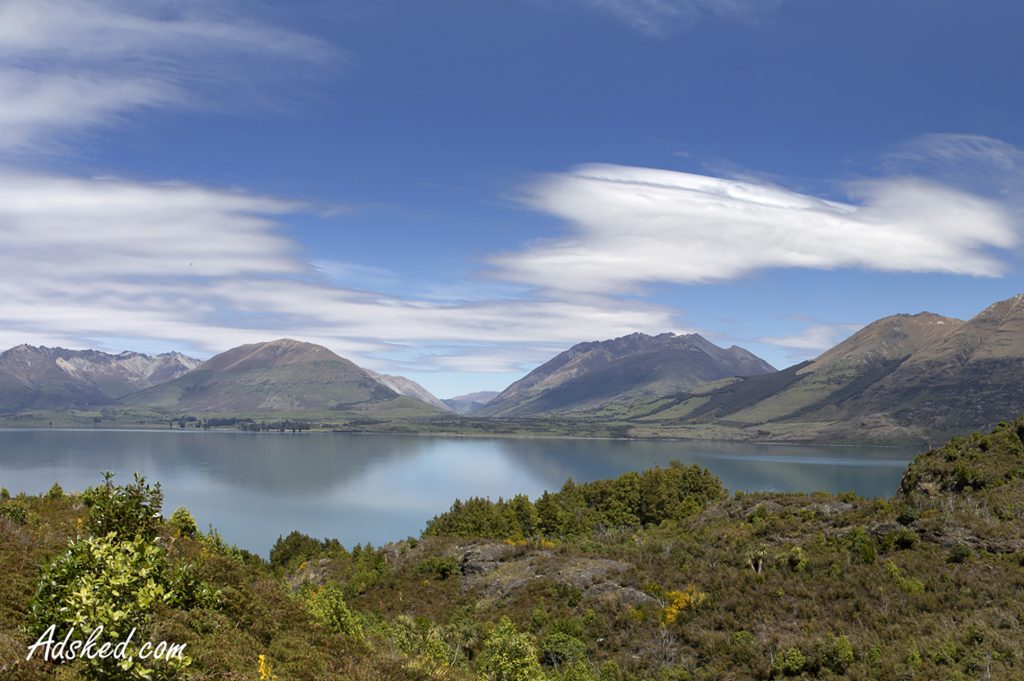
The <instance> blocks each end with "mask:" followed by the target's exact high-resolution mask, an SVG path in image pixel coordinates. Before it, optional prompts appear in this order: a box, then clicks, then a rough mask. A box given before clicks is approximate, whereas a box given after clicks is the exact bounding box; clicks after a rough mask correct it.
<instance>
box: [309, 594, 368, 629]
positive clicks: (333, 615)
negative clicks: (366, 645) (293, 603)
mask: <svg viewBox="0 0 1024 681" xmlns="http://www.w3.org/2000/svg"><path fill="white" fill-rule="evenodd" d="M305 601H306V612H308V613H309V614H310V616H311V617H312V618H313V619H315V620H316V621H318V622H320V623H321V624H324V625H326V626H327V627H329V628H330V629H332V630H333V631H336V632H338V633H339V634H344V635H346V636H351V637H352V638H356V639H362V638H363V626H362V623H361V622H360V620H359V618H358V617H357V616H356V615H355V614H353V613H352V611H351V610H349V608H348V605H347V604H346V603H345V596H344V594H343V593H342V591H341V589H340V588H339V587H338V586H337V585H335V584H325V585H324V586H322V587H320V588H319V589H313V590H310V591H308V592H307V593H306V598H305Z"/></svg>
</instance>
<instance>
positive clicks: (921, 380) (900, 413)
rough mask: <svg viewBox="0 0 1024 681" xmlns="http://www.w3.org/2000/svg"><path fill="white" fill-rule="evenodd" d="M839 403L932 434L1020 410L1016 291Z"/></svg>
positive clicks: (1023, 400) (1023, 312)
mask: <svg viewBox="0 0 1024 681" xmlns="http://www.w3.org/2000/svg"><path fill="white" fill-rule="evenodd" d="M844 406H845V407H846V409H847V411H849V412H850V413H851V414H854V415H858V416H860V415H871V414H877V413H880V412H884V413H886V414H888V415H890V416H891V418H892V419H893V420H894V421H895V422H896V423H898V424H901V425H905V426H914V427H918V428H922V429H924V430H926V431H927V432H929V433H935V434H938V435H940V436H944V435H949V434H953V433H960V432H967V431H971V430H976V429H978V428H982V427H986V426H992V425H995V424H996V423H998V422H999V421H1004V420H1009V419H1012V418H1014V417H1015V416H1016V415H1017V414H1019V413H1020V412H1021V411H1022V410H1024V294H1020V295H1017V296H1014V297H1013V298H1010V299H1008V300H1003V301H1001V302H998V303H995V304H993V305H990V306H989V307H988V308H986V309H985V310H983V311H982V312H981V313H979V314H978V315H977V316H975V317H973V318H971V319H970V320H968V321H966V322H964V323H963V324H960V325H957V326H956V327H954V328H953V329H952V330H951V331H950V332H949V333H947V334H945V335H943V336H941V337H939V338H936V339H935V340H934V341H933V342H931V343H929V344H927V345H926V346H924V347H922V348H921V349H920V350H919V351H917V352H915V353H913V354H911V355H910V356H909V357H908V358H907V359H906V361H904V362H902V363H901V364H900V365H899V367H898V368H897V369H896V370H894V371H893V372H892V373H891V374H889V375H887V376H886V377H884V378H883V379H882V380H879V381H878V382H877V383H875V384H873V385H871V386H868V387H867V388H866V389H865V390H863V391H862V392H861V393H860V394H858V395H856V396H855V397H854V398H853V399H851V400H849V403H848V404H847V405H844Z"/></svg>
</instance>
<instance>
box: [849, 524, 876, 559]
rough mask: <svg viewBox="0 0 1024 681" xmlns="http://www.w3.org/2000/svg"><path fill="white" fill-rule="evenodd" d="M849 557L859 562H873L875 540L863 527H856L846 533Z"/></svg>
mask: <svg viewBox="0 0 1024 681" xmlns="http://www.w3.org/2000/svg"><path fill="white" fill-rule="evenodd" d="M846 542H847V547H848V548H849V551H850V557H851V558H853V559H854V560H855V561H857V562H859V563H874V562H875V556H876V555H877V551H876V549H875V540H874V539H872V538H871V537H869V536H868V533H867V532H865V531H864V528H862V527H857V528H855V529H854V530H853V531H852V532H850V533H849V534H848V535H846Z"/></svg>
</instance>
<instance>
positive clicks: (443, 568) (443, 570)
mask: <svg viewBox="0 0 1024 681" xmlns="http://www.w3.org/2000/svg"><path fill="white" fill-rule="evenodd" d="M460 571H461V566H460V565H459V561H458V559H456V558H455V557H454V556H431V557H430V558H425V559H424V560H422V561H420V562H419V563H417V565H416V567H415V568H414V569H413V572H414V573H415V574H416V575H417V576H419V577H432V578H433V579H440V580H445V579H448V578H449V577H451V576H452V575H457V574H459V572H460Z"/></svg>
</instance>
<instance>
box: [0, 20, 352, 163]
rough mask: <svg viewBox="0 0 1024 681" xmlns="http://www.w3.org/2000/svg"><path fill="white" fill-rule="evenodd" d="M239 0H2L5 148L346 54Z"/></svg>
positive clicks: (0, 79) (0, 144)
mask: <svg viewBox="0 0 1024 681" xmlns="http://www.w3.org/2000/svg"><path fill="white" fill-rule="evenodd" d="M230 4H231V3H199V2H171V1H170V0H154V1H153V2H144V3H143V2H128V1H125V0H4V1H3V2H0V153H3V152H7V153H11V152H25V151H38V150H40V149H44V150H51V149H52V147H53V146H54V139H55V138H58V139H64V138H66V137H67V136H68V135H70V134H73V133H81V132H82V131H85V130H90V129H92V128H95V127H97V126H107V125H113V124H116V123H118V122H121V121H123V119H124V117H126V116H130V115H132V114H134V113H136V112H139V111H141V110H145V109H147V108H156V107H192V106H205V105H208V104H209V101H208V100H205V99H204V98H203V97H202V96H200V94H199V93H202V92H203V91H205V90H211V91H212V90H214V89H221V88H224V87H226V86H228V85H230V86H231V87H232V88H234V89H235V90H236V91H238V90H241V89H245V88H248V87H250V85H249V81H251V80H252V79H254V78H256V79H258V80H261V81H262V80H264V79H266V78H268V77H271V74H273V73H274V72H275V70H276V71H277V72H279V73H281V74H282V75H284V69H286V68H288V67H294V66H296V65H297V64H302V63H308V64H324V63H328V62H332V61H337V60H339V59H340V58H341V56H342V54H341V52H340V51H339V50H338V49H336V48H333V47H331V46H329V45H327V44H325V43H323V42H321V41H318V40H316V39H314V38H310V37H308V36H305V35H302V34H298V33H295V32H292V31H288V30H282V29H279V28H276V27H273V26H267V25H263V24H259V23H256V22H252V21H246V20H244V19H241V18H240V17H239V16H238V15H237V14H236V15H232V14H231V13H229V12H225V11H223V10H224V9H225V8H227V7H229V6H230ZM218 10H220V11H218ZM256 65H258V66H259V68H253V67H254V66H256ZM296 71H301V70H299V69H295V68H290V69H289V72H288V75H289V78H294V77H295V73H296Z"/></svg>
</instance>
